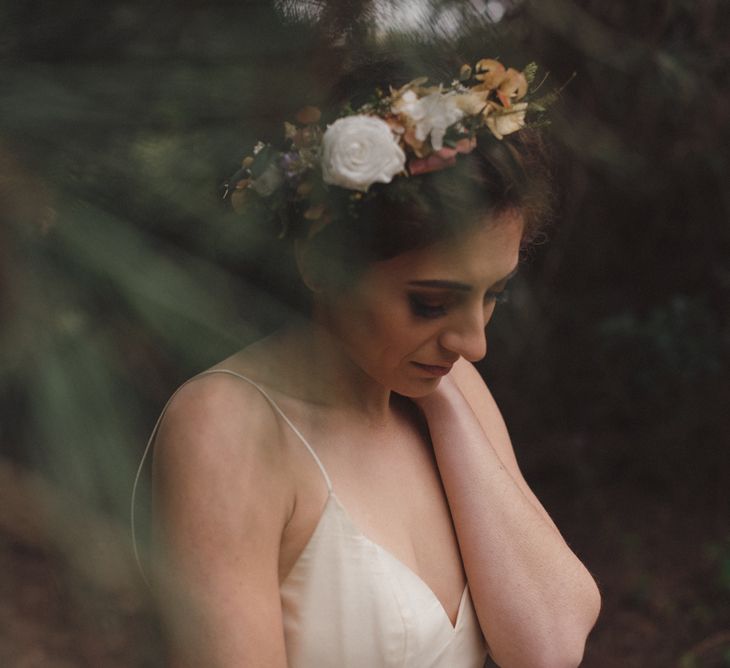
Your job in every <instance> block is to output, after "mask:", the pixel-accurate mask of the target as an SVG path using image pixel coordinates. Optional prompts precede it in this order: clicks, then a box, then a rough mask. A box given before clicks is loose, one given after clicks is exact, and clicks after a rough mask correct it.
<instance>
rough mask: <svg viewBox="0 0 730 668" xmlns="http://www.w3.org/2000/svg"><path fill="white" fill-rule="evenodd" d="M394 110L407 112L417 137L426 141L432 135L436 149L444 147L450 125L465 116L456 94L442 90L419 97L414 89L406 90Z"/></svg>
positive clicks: (401, 112) (433, 145)
mask: <svg viewBox="0 0 730 668" xmlns="http://www.w3.org/2000/svg"><path fill="white" fill-rule="evenodd" d="M393 111H395V112H396V113H399V114H405V115H406V116H408V117H409V118H410V120H411V121H412V122H413V124H414V125H415V127H416V139H418V140H419V141H425V140H426V138H427V137H428V136H429V135H431V146H432V147H433V149H434V151H439V150H441V148H442V147H443V145H444V144H443V142H444V135H445V134H446V130H447V129H448V128H449V126H451V125H453V124H454V123H456V121H459V120H461V119H462V118H463V116H464V112H463V111H462V110H461V109H459V107H458V104H457V99H456V95H454V94H453V93H442V92H441V90H440V89H439V90H437V91H434V92H433V93H429V94H428V95H425V96H424V97H421V98H419V97H418V96H417V95H416V93H415V92H414V91H412V90H407V91H405V92H404V93H403V94H402V95H401V96H400V98H399V99H398V100H397V101H396V103H395V104H394V105H393Z"/></svg>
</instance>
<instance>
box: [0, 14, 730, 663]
mask: <svg viewBox="0 0 730 668" xmlns="http://www.w3.org/2000/svg"><path fill="white" fill-rule="evenodd" d="M282 4H285V3H282ZM286 4H287V5H288V6H289V14H291V13H292V12H294V10H295V9H296V7H295V5H296V6H299V7H308V8H309V9H310V11H312V12H314V11H317V12H319V15H320V23H319V24H318V26H315V25H312V24H311V22H310V23H309V24H307V25H304V24H302V23H301V22H300V23H295V22H294V20H293V19H291V18H290V19H289V20H288V21H284V20H283V19H282V13H281V12H277V11H275V10H274V8H273V6H271V5H268V4H265V3H260V2H244V1H242V0H239V1H238V2H223V1H212V2H204V1H203V0H185V1H183V0H176V1H175V2H172V1H171V0H157V1H153V0H147V1H146V2H141V1H128V2H121V1H118V0H114V1H109V2H105V3H99V2H91V1H90V0H66V1H65V2H62V3H59V2H52V1H50V0H28V1H25V2H9V1H5V2H0V221H1V223H2V225H1V226H0V322H1V329H0V343H1V348H0V397H2V403H1V404H0V405H1V408H0V448H1V450H0V664H2V665H4V666H13V667H21V666H22V667H32V666H53V667H59V668H60V667H66V666H86V665H88V666H146V665H149V666H153V665H159V660H160V659H159V657H160V653H159V652H160V647H159V633H158V629H157V628H156V622H155V618H154V615H153V613H152V611H151V606H150V604H149V601H148V600H147V598H146V595H145V591H144V588H143V586H142V585H141V584H140V582H139V579H138V577H137V575H136V572H135V570H134V565H133V563H132V561H131V559H130V556H129V555H130V552H129V549H130V548H129V540H128V530H127V518H128V501H129V493H130V487H131V481H132V479H133V477H134V472H135V467H136V462H137V460H138V458H139V456H140V454H141V450H142V449H143V446H144V442H145V441H146V438H147V435H148V434H149V432H150V431H151V428H152V426H153V425H154V420H155V419H156V416H157V414H158V413H159V411H160V410H161V408H162V406H163V404H164V402H165V400H166V399H167V397H168V396H169V395H170V393H171V392H172V391H173V390H174V388H175V387H176V386H177V385H178V384H179V383H180V382H182V381H183V380H184V379H185V378H187V377H189V376H190V375H192V374H194V373H195V372H196V371H198V370H201V369H203V368H205V367H207V366H209V365H210V364H212V363H213V362H215V361H217V360H218V359H221V358H223V357H225V356H227V355H228V354H230V353H231V352H233V351H234V350H236V349H238V348H239V347H240V346H241V345H243V344H245V343H246V342H247V341H250V340H252V339H253V338H255V337H256V336H257V334H258V332H259V331H260V329H261V327H262V324H261V320H262V314H263V313H266V314H267V318H268V321H267V322H264V323H263V327H264V328H265V327H266V326H267V325H268V324H270V323H271V322H273V321H274V320H276V318H277V317H278V314H277V313H275V312H274V310H273V307H272V305H271V304H270V303H269V302H267V301H266V299H265V297H264V296H262V295H261V293H260V292H259V291H258V290H257V289H255V288H254V287H252V286H251V285H250V284H247V283H246V281H244V280H243V271H242V264H245V262H242V259H241V258H246V257H247V253H250V252H251V251H250V248H251V247H252V245H255V243H254V242H255V240H254V239H253V237H252V236H251V234H250V232H249V231H247V230H246V229H242V227H241V224H240V220H239V219H237V218H235V217H234V216H231V215H230V214H228V213H227V212H226V211H225V209H224V208H223V207H221V205H220V202H219V193H218V189H217V186H218V184H219V183H220V182H221V181H222V180H223V178H224V177H225V176H226V175H227V174H229V173H231V172H232V171H235V169H236V166H237V163H238V161H239V160H240V157H241V155H243V154H244V152H245V151H247V150H248V149H249V148H250V145H251V143H252V142H253V140H254V139H256V138H258V137H259V136H262V135H261V132H264V134H265V132H267V131H268V132H278V128H279V127H280V125H279V124H280V119H281V118H286V117H287V114H288V115H289V116H291V111H292V109H293V108H295V107H296V106H298V104H299V101H300V100H303V101H305V102H306V101H310V99H317V95H318V91H319V92H320V93H321V91H322V90H323V89H324V88H326V86H327V82H328V81H329V80H330V79H331V78H332V77H333V76H334V75H335V74H336V72H337V66H338V62H334V61H333V59H332V58H331V52H330V51H328V50H327V49H325V48H324V47H323V46H322V45H323V44H324V43H325V41H326V40H325V39H324V37H325V36H327V37H328V38H329V39H330V40H332V39H338V40H339V42H340V43H341V44H342V45H343V46H342V47H341V48H342V49H343V53H345V52H347V50H348V49H350V50H351V51H352V50H356V49H357V48H358V45H361V44H363V43H365V42H367V40H370V39H372V38H373V26H374V25H375V23H376V18H377V16H378V15H381V16H382V11H381V10H379V9H378V8H377V7H375V6H374V5H373V3H368V2H337V3H329V4H328V3H326V2H309V3H286ZM496 5H499V6H500V7H501V8H502V9H505V10H506V11H505V13H504V16H503V17H502V19H501V21H499V22H498V24H497V25H496V27H495V31H494V32H493V31H491V30H487V29H486V27H485V26H481V28H479V30H481V32H479V31H478V30H475V29H473V26H474V25H475V23H478V22H476V21H475V20H474V18H473V15H474V13H481V15H482V16H483V15H484V11H485V3H480V2H471V3H462V2H440V3H433V6H431V7H430V11H431V14H432V18H431V20H430V21H429V22H426V23H424V24H422V25H421V26H420V27H418V28H417V29H416V31H415V33H416V37H417V38H419V39H422V40H423V39H434V40H436V41H435V43H438V40H437V39H436V37H437V36H438V35H437V34H435V33H438V31H439V30H442V31H444V30H446V31H448V30H449V29H450V28H449V26H453V25H454V21H453V17H454V16H456V15H457V14H458V12H462V13H464V12H471V14H472V17H471V19H470V20H469V21H464V22H463V25H464V26H466V25H469V26H472V30H467V29H466V27H464V28H463V29H462V30H461V31H460V33H459V36H458V39H457V37H454V36H453V35H452V36H450V37H449V38H448V40H447V42H448V43H450V44H457V43H458V44H462V43H463V44H471V45H472V46H473V44H474V41H475V40H477V39H479V40H482V41H483V51H482V52H481V53H480V54H479V55H481V56H485V57H489V56H494V55H497V56H501V57H503V60H504V61H505V62H507V63H508V64H515V65H516V66H518V67H521V66H524V65H525V64H527V62H529V61H530V60H536V61H537V62H538V63H539V64H540V65H541V68H542V70H543V71H548V72H550V78H549V83H548V84H546V85H548V86H551V85H552V86H559V85H560V84H562V83H563V82H565V81H567V80H569V79H570V77H571V75H572V74H573V73H574V72H575V73H576V77H575V78H574V79H573V80H572V81H570V83H569V85H568V86H567V87H566V88H565V89H564V90H563V92H562V95H561V98H560V100H559V101H558V103H557V104H556V105H554V107H553V109H552V112H551V116H552V119H553V121H552V125H551V126H550V128H549V129H548V132H549V134H550V135H551V139H552V142H553V145H554V152H555V164H556V181H557V190H558V193H559V201H558V215H557V216H556V219H555V221H554V223H553V225H552V226H551V227H550V228H549V229H548V230H547V241H548V243H547V244H541V245H538V246H536V247H535V248H533V249H532V251H531V252H530V253H529V255H528V257H526V259H525V262H524V265H523V268H522V270H521V273H520V275H519V277H518V278H517V279H516V280H515V285H514V287H513V291H512V298H511V302H510V303H509V304H507V305H505V306H501V307H500V309H499V310H498V313H497V315H496V316H495V320H494V322H493V323H492V324H491V325H490V331H489V334H490V353H489V356H488V358H487V359H486V360H485V362H484V363H483V364H482V371H483V372H484V374H485V376H486V378H487V380H488V382H489V383H490V386H491V387H492V389H493V391H494V393H495V395H496V397H497V399H498V401H499V403H500V405H501V406H502V409H503V412H504V414H505V418H506V420H507V423H508V425H509V426H510V429H511V432H512V435H513V441H514V444H515V449H516V451H517V454H518V458H519V460H520V462H521V464H522V468H523V470H524V473H525V476H526V478H527V479H528V481H529V482H530V483H531V485H532V486H533V487H534V489H535V490H536V492H537V493H538V496H540V498H541V499H543V501H544V503H545V505H546V507H547V508H548V510H549V511H550V512H551V514H552V515H553V516H554V518H555V520H556V522H557V523H558V525H559V526H560V527H561V529H562V531H563V533H564V535H565V537H566V539H567V540H568V542H569V543H570V544H571V546H572V547H573V548H574V549H575V551H576V552H577V553H578V554H579V556H580V557H581V558H582V559H583V560H584V561H585V562H586V564H587V565H588V567H589V568H590V569H591V571H592V572H593V573H594V574H595V576H596V578H597V580H598V582H599V584H600V586H601V588H602V591H603V596H604V609H603V612H602V616H601V618H600V620H599V623H598V625H597V627H596V629H595V630H594V632H593V634H592V636H591V638H590V639H589V645H588V650H587V653H586V660H585V662H584V665H585V666H587V667H589V668H591V667H594V668H602V667H609V666H627V667H634V666H635V667H637V668H653V667H657V668H659V667H662V668H665V667H667V666H678V667H679V668H693V667H700V666H703V667H704V666H730V519H729V518H730V452H729V448H728V446H729V445H730V443H729V442H728V441H729V438H728V436H729V435H730V418H729V417H728V406H730V389H729V386H728V371H729V370H730V369H729V367H730V365H729V361H730V354H729V353H730V324H729V319H728V315H729V313H730V309H728V300H729V298H730V189H729V188H728V173H729V171H728V162H729V160H730V157H729V152H730V148H729V147H730V87H729V86H728V77H730V11H729V8H728V5H727V3H725V2H722V1H721V0H698V1H696V2H689V1H688V0H685V1H682V0H652V1H648V2H642V3H637V2H634V1H630V0H613V1H612V2H599V1H598V0H592V1H591V0H581V1H578V0H558V1H557V2H542V3H538V2H534V3H530V2H515V1H514V0H513V1H507V0H504V1H503V2H501V3H496V4H495V3H494V2H492V3H489V7H490V8H491V9H495V7H496ZM419 7H421V9H422V10H423V11H424V12H425V11H426V9H425V8H427V7H429V5H428V4H427V3H420V4H419ZM449 17H452V20H451V22H449ZM467 33H468V34H467ZM389 39H390V41H391V42H392V43H393V44H396V45H401V46H402V48H403V49H404V50H407V49H408V48H410V47H409V44H410V42H409V40H407V39H404V38H403V37H402V36H398V35H391V37H390V38H389ZM434 48H436V47H434ZM252 314H256V317H255V318H254V317H253V315H252ZM254 322H255V323H256V324H254Z"/></svg>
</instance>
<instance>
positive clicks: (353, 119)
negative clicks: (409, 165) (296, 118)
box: [322, 115, 406, 192]
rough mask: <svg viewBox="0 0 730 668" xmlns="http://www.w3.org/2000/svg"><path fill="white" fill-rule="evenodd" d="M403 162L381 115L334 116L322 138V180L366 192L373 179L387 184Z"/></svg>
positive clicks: (400, 170)
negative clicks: (335, 117) (334, 118)
mask: <svg viewBox="0 0 730 668" xmlns="http://www.w3.org/2000/svg"><path fill="white" fill-rule="evenodd" d="M405 164H406V156H405V153H403V150H402V149H401V147H400V146H398V141H397V140H396V138H395V137H394V136H393V132H392V131H391V129H390V126H389V125H388V124H387V123H386V122H385V121H384V120H383V119H382V118H376V117H374V116H362V115H359V116H346V117H345V118H338V119H337V120H336V121H335V122H334V123H332V125H330V126H328V128H327V130H326V131H325V133H324V136H323V137H322V178H323V179H324V182H325V183H330V184H332V185H335V186H341V187H343V188H348V189H350V190H360V191H361V192H366V191H367V189H368V188H369V187H370V186H371V185H372V184H373V183H375V182H378V183H390V182H391V180H392V179H393V177H394V176H395V175H396V174H398V173H399V172H402V171H403V169H404V168H405Z"/></svg>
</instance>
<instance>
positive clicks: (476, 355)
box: [439, 308, 491, 362]
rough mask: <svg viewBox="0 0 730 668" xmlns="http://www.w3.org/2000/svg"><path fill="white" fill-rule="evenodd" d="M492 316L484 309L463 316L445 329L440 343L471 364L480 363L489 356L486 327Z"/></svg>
mask: <svg viewBox="0 0 730 668" xmlns="http://www.w3.org/2000/svg"><path fill="white" fill-rule="evenodd" d="M490 315H491V313H487V312H485V310H484V309H482V308H479V309H474V310H473V311H472V312H469V313H466V314H463V315H461V317H459V318H458V319H456V320H454V321H453V322H452V323H450V324H449V326H448V327H447V328H446V329H444V331H443V332H442V333H441V336H440V339H439V343H440V344H441V346H442V347H443V348H445V349H446V350H448V351H450V352H453V353H457V354H458V355H460V356H461V357H463V358H464V359H466V360H468V361H469V362H478V361H479V360H480V359H482V358H483V357H484V356H485V355H486V354H487V333H486V327H487V323H488V322H489V317H490Z"/></svg>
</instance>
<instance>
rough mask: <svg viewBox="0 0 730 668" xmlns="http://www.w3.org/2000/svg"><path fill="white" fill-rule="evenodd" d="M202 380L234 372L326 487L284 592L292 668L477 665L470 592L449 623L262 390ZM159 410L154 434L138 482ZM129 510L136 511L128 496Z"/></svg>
mask: <svg viewBox="0 0 730 668" xmlns="http://www.w3.org/2000/svg"><path fill="white" fill-rule="evenodd" d="M208 373H226V374H230V375H233V376H236V377H237V378H240V379H241V380H243V381H244V382H246V383H249V384H251V385H252V386H254V387H255V388H256V389H257V390H259V392H261V394H263V396H264V397H266V399H267V400H268V401H269V402H270V403H271V405H272V407H273V408H274V409H275V410H276V412H277V413H278V414H279V416H280V417H281V418H282V419H283V420H284V421H285V422H286V424H287V425H289V427H290V428H291V429H292V430H293V431H294V433H295V434H296V435H297V436H298V438H299V439H300V440H301V442H302V443H303V445H304V446H305V447H306V448H307V450H308V451H309V453H310V454H311V455H312V457H313V458H314V461H315V462H316V463H317V466H318V467H319V469H320V470H321V472H322V476H323V478H324V482H325V484H326V485H327V489H328V497H327V502H326V503H325V506H324V509H323V511H322V514H321V516H320V518H319V521H318V522H317V526H316V528H315V530H314V533H313V534H312V536H311V537H310V539H309V541H308V543H307V545H306V546H305V548H304V550H303V551H302V553H301V554H300V555H299V558H298V559H297V561H296V562H295V564H294V566H293V568H292V570H291V571H290V572H289V575H288V576H287V577H286V579H285V580H284V581H283V582H282V583H281V587H280V593H281V606H282V614H283V619H284V636H285V640H286V653H287V660H288V665H289V666H290V667H291V668H330V667H331V668H381V667H382V668H482V667H483V666H484V663H485V661H486V656H487V648H486V644H485V641H484V637H483V635H482V632H481V629H480V627H479V622H478V620H477V617H476V613H475V611H474V606H473V604H472V601H471V596H470V594H469V585H468V584H467V585H466V587H465V588H464V592H463V594H462V596H461V602H460V604H459V611H458V613H457V617H456V623H455V624H452V623H451V620H450V619H449V616H448V615H447V614H446V611H445V610H444V608H443V606H442V605H441V602H440V601H439V600H438V598H437V597H436V595H435V594H434V593H433V591H432V590H431V589H430V587H429V586H428V585H427V584H426V583H425V582H424V581H423V580H422V579H421V578H420V577H419V576H418V575H416V573H414V572H413V571H412V570H411V569H410V568H409V567H408V566H406V565H405V564H404V563H403V562H401V561H400V560H399V559H397V558H396V557H394V556H393V555H392V554H391V553H390V552H388V551H387V550H385V549H384V548H382V547H381V546H380V545H378V544H377V543H375V542H373V541H372V540H370V539H369V538H367V536H365V535H364V534H363V533H362V532H361V531H360V530H359V529H358V527H357V525H356V524H355V523H354V522H353V521H352V519H351V518H350V516H349V514H348V513H347V510H346V509H345V508H344V506H343V505H342V504H341V503H340V501H339V499H338V498H337V495H336V494H335V492H334V490H333V488H332V483H331V482H330V478H329V476H328V475H327V471H326V470H325V468H324V466H323V465H322V462H321V461H320V459H319V457H317V454H316V452H315V451H314V449H313V448H312V446H311V445H310V444H309V443H308V442H307V441H306V439H305V438H304V437H303V436H302V434H301V433H300V432H299V430H298V429H297V428H296V427H295V426H294V425H293V424H292V423H291V421H290V420H289V418H288V417H287V416H286V415H285V414H284V413H283V412H282V411H281V409H280V408H279V406H278V405H277V404H276V403H275V402H274V400H273V399H272V398H271V397H270V396H269V395H268V394H267V393H266V392H265V391H264V389H263V388H261V387H260V386H259V385H257V384H256V383H255V382H253V381H252V380H250V379H249V378H246V377H245V376H242V375H240V374H238V373H236V372H234V371H229V370H227V369H212V370H210V371H204V372H203V373H202V374H199V375H198V376H195V378H197V377H199V376H200V375H204V374H208ZM190 380H193V379H192V378H191V379H190ZM188 382H189V381H188ZM181 387H182V386H181ZM173 396H174V395H173ZM171 399H172V397H171ZM168 404H169V402H168ZM166 408H167V406H165V409H166ZM165 409H163V411H162V414H161V415H160V418H159V419H158V421H157V424H156V425H155V428H154V430H153V432H152V435H151V436H150V440H149V443H148V445H147V449H146V450H145V454H144V455H143V458H142V462H141V463H140V469H139V472H138V478H139V474H140V472H141V470H142V467H143V465H144V461H145V458H146V456H147V454H148V452H149V450H150V446H151V444H152V442H153V440H154V437H155V434H156V433H157V428H158V427H159V424H160V421H161V419H162V416H163V415H164V413H165ZM135 484H136V483H135ZM132 504H133V511H134V499H133V501H132ZM133 517H134V514H133ZM133 530H134V525H133ZM135 549H136V547H135Z"/></svg>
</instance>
